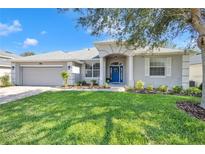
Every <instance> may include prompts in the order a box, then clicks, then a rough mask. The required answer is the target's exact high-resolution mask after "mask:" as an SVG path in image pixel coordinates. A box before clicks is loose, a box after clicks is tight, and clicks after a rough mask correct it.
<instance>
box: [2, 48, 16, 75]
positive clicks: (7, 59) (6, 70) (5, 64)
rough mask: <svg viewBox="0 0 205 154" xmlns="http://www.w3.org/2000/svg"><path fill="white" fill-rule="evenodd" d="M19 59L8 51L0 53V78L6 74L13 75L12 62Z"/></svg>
mask: <svg viewBox="0 0 205 154" xmlns="http://www.w3.org/2000/svg"><path fill="white" fill-rule="evenodd" d="M19 57H20V56H17V55H15V54H13V53H11V52H8V51H0V77H1V76H3V75H5V74H8V75H11V60H12V59H16V58H19Z"/></svg>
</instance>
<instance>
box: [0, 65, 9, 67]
mask: <svg viewBox="0 0 205 154" xmlns="http://www.w3.org/2000/svg"><path fill="white" fill-rule="evenodd" d="M0 67H7V68H11V66H8V65H0Z"/></svg>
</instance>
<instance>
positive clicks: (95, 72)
mask: <svg viewBox="0 0 205 154" xmlns="http://www.w3.org/2000/svg"><path fill="white" fill-rule="evenodd" d="M85 76H86V77H99V76H100V63H95V64H85Z"/></svg>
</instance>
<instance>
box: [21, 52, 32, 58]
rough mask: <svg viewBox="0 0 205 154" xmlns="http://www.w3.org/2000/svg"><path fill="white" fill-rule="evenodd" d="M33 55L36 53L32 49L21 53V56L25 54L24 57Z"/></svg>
mask: <svg viewBox="0 0 205 154" xmlns="http://www.w3.org/2000/svg"><path fill="white" fill-rule="evenodd" d="M32 55H35V53H34V52H32V51H26V52H24V53H22V54H21V56H23V57H26V56H32Z"/></svg>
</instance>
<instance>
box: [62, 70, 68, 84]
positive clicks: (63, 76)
mask: <svg viewBox="0 0 205 154" xmlns="http://www.w3.org/2000/svg"><path fill="white" fill-rule="evenodd" d="M61 77H62V78H63V80H64V87H67V86H68V78H69V73H68V72H67V71H63V72H61Z"/></svg>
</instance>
